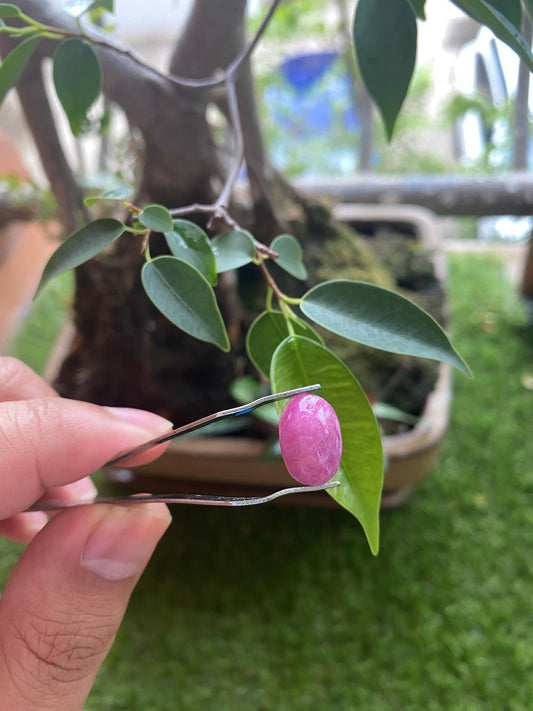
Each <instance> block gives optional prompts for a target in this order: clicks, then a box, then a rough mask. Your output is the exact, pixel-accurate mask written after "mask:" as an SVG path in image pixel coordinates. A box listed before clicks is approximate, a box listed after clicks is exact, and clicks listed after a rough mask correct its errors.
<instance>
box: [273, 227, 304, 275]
mask: <svg viewBox="0 0 533 711" xmlns="http://www.w3.org/2000/svg"><path fill="white" fill-rule="evenodd" d="M270 249H272V250H274V252H277V253H278V254H279V257H277V259H276V264H279V266H280V267H281V268H282V269H285V271H286V272H288V273H289V274H291V275H292V276H293V277H296V279H307V269H306V268H305V266H304V263H303V252H302V248H301V246H300V243H299V242H298V240H297V239H296V238H295V237H293V236H292V235H278V236H277V237H275V238H274V239H273V240H272V243H271V244H270Z"/></svg>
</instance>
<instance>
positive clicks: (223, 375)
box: [19, 0, 245, 423]
mask: <svg viewBox="0 0 533 711" xmlns="http://www.w3.org/2000/svg"><path fill="white" fill-rule="evenodd" d="M244 5H245V3H244V2H243V0H233V1H232V2H229V3H224V4H223V6H222V4H221V5H220V6H218V5H217V6H216V7H215V6H213V5H212V4H210V6H209V8H206V7H201V8H200V9H202V11H203V12H204V13H205V12H206V11H207V10H209V12H208V15H207V18H208V20H209V21H207V19H206V18H205V15H204V20H205V22H204V31H205V32H206V33H207V34H209V33H210V32H212V31H215V32H216V35H217V36H218V37H220V35H218V32H219V31H220V25H221V22H222V21H223V22H224V23H227V27H228V28H230V27H236V28H242V27H243V18H242V13H243V11H244ZM19 6H20V7H21V9H22V10H23V12H26V13H27V14H28V15H30V16H32V17H35V18H36V19H38V20H40V21H42V22H46V23H48V24H51V25H56V26H61V27H67V28H69V29H72V30H75V26H73V23H72V22H71V19H70V18H69V17H68V16H65V14H64V13H62V12H61V11H59V10H58V9H57V8H56V6H55V4H54V3H52V2H40V1H39V0H22V1H21V2H20V3H19ZM198 6H199V7H200V6H202V3H201V2H199V3H198ZM193 15H194V13H193ZM213 28H214V30H213ZM240 35H241V36H242V38H244V34H243V33H242V31H241V33H240ZM183 37H184V44H183V45H182V46H183V47H185V43H186V42H187V41H190V38H189V36H188V35H187V34H185V35H183ZM215 40H216V36H215V35H214V36H213V42H212V43H210V44H209V45H208V46H210V47H211V48H213V50H214V49H215V48H216V47H217V45H218V46H220V47H224V43H223V42H220V41H218V42H216V41H215ZM202 46H206V45H205V44H202ZM195 49H196V51H195V52H193V53H192V54H190V55H189V59H188V58H187V57H186V56H181V58H180V59H179V61H178V58H179V57H180V52H181V50H180V45H179V44H178V47H177V49H176V52H175V54H174V58H173V64H174V65H175V67H176V68H178V67H179V71H180V72H181V73H182V74H183V75H184V76H189V77H194V76H199V75H210V74H212V73H213V72H214V70H215V69H216V68H217V67H219V66H224V64H225V63H226V58H225V57H223V56H220V55H217V52H215V51H209V52H198V51H197V49H198V44H196V46H195ZM53 50H54V45H53V44H51V43H45V42H43V43H42V45H41V46H40V52H41V54H40V56H39V59H41V58H42V57H43V56H45V55H49V54H50V53H51V52H52V51H53ZM95 50H96V51H97V53H98V55H99V57H100V60H101V62H102V66H103V76H104V92H105V94H106V96H108V97H109V99H110V100H111V101H113V102H115V103H117V104H118V105H120V107H121V108H122V109H123V110H124V111H125V113H126V116H127V118H128V120H129V122H130V125H131V126H132V127H134V128H136V129H137V130H138V131H139V132H140V134H141V136H142V139H143V142H144V164H143V172H142V180H141V184H140V190H139V192H140V195H139V196H138V197H137V200H138V201H139V202H140V203H141V204H142V203H145V202H147V201H149V202H157V203H161V204H163V205H166V206H167V207H180V206H182V205H186V204H190V203H193V202H200V203H210V202H212V201H213V200H214V198H215V197H216V183H217V182H218V183H220V181H221V180H223V178H224V174H223V170H222V168H221V166H220V163H219V158H218V155H217V151H216V149H215V144H214V141H213V138H212V134H211V129H210V127H209V125H208V122H207V120H206V106H207V102H208V101H209V100H211V97H210V96H209V95H208V94H207V93H206V92H199V91H194V92H193V91H188V90H184V89H182V88H180V87H177V86H176V85H173V84H172V83H171V82H169V81H166V80H165V79H164V77H161V76H160V75H158V74H157V73H155V72H152V71H150V70H149V69H147V68H146V67H143V66H141V65H139V64H138V63H136V62H135V61H134V60H133V59H132V58H131V57H130V56H129V55H127V54H119V53H116V52H113V51H112V50H110V49H108V48H105V47H102V46H97V47H95ZM198 58H200V60H199V59H198ZM232 58H233V57H231V59H232ZM189 60H190V63H189ZM199 61H201V65H200V64H199V63H198V62H199ZM24 91H25V88H24V85H23V87H22V92H24ZM31 129H32V132H33V133H34V135H35V136H36V140H37V143H38V147H39V149H40V154H41V159H42V161H43V163H44V166H45V169H46V170H47V172H48V174H49V175H50V173H51V172H52V171H53V170H54V169H56V166H57V165H58V164H61V163H62V161H63V160H64V158H63V154H62V151H61V148H60V146H59V148H58V147H57V146H56V147H55V153H54V154H52V153H50V152H49V153H48V154H47V153H46V152H45V151H44V150H41V143H42V140H41V139H43V138H44V135H43V133H42V132H40V130H39V126H38V124H37V125H31ZM56 194H57V193H56ZM164 250H165V246H164V243H163V240H162V239H160V240H159V241H158V240H157V239H154V238H152V240H151V252H152V255H153V256H157V254H160V253H162V252H163V251H164ZM141 266H142V257H141V255H140V241H139V239H138V238H135V237H133V238H132V236H131V235H128V234H125V235H124V236H122V237H121V238H120V239H119V240H118V241H117V242H116V243H115V245H114V246H113V247H112V248H111V249H110V250H109V251H108V252H106V253H104V254H101V255H99V256H98V257H97V258H96V259H93V260H91V262H89V263H87V264H85V265H83V266H82V267H80V268H78V269H77V270H76V290H75V297H74V304H73V307H74V324H75V331H76V335H75V338H74V342H73V344H72V349H71V352H70V353H69V355H68V356H67V358H66V359H65V361H64V363H63V366H62V367H61V370H60V372H59V374H58V377H57V380H56V383H55V384H56V387H57V389H58V391H59V392H60V393H61V394H63V395H68V396H69V397H74V398H79V399H86V400H91V401H93V402H97V403H113V404H116V405H123V406H131V407H144V408H149V409H154V410H157V411H158V412H160V413H162V414H163V415H165V416H167V417H169V418H170V419H172V420H173V421H175V422H178V423H179V422H184V421H186V420H188V419H194V418H196V417H200V416H202V415H205V414H206V412H208V411H210V410H214V409H217V408H223V407H228V406H229V405H230V404H231V403H232V401H231V399H230V396H229V394H228V385H229V383H230V382H231V380H232V379H233V378H234V377H235V375H236V368H237V366H236V362H238V361H237V359H236V355H235V354H237V355H238V354H239V352H240V347H241V342H240V339H241V330H240V329H239V328H238V326H235V324H234V326H233V328H230V329H229V331H230V334H233V336H234V341H235V342H234V344H233V345H234V347H235V350H234V351H233V354H232V355H229V354H226V353H223V352H222V351H220V350H219V349H218V348H216V347H215V346H211V345H209V344H206V343H203V342H199V341H198V340H196V339H194V338H192V337H191V336H188V335H187V334H185V333H184V332H182V331H180V330H178V329H177V328H175V327H174V326H173V325H172V324H170V322H169V321H167V319H165V318H164V317H163V316H161V314H160V313H159V312H158V311H156V310H155V309H154V308H153V307H152V305H151V303H150V302H149V300H148V299H147V297H146V295H145V293H144V291H143V289H142V285H141V283H140V268H141ZM221 276H222V278H221V279H220V280H219V282H220V283H219V286H218V287H217V299H218V301H219V305H220V308H221V311H222V314H223V316H224V317H225V318H226V320H227V321H230V322H231V320H232V318H233V314H234V297H233V296H232V293H231V289H229V288H227V281H228V279H227V278H226V277H224V275H221Z"/></svg>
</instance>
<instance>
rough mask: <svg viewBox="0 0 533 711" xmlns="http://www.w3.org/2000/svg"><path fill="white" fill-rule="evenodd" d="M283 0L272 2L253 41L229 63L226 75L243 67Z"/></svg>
mask: <svg viewBox="0 0 533 711" xmlns="http://www.w3.org/2000/svg"><path fill="white" fill-rule="evenodd" d="M280 2H281V0H273V2H271V3H270V7H269V8H268V10H267V12H266V14H265V16H264V18H263V19H262V21H261V24H260V25H259V27H258V28H257V30H256V33H255V35H254V36H253V37H252V39H251V41H250V42H249V43H248V44H247V45H246V47H244V48H243V49H242V51H241V52H239V54H238V55H237V56H236V57H235V59H234V60H233V61H232V62H231V63H230V64H229V66H228V68H227V69H226V76H228V77H229V76H232V75H233V74H235V73H236V72H237V71H238V69H239V68H240V67H241V65H242V64H243V63H244V62H245V61H246V60H247V59H248V58H249V57H250V55H251V54H252V52H253V51H254V49H255V48H256V47H257V45H258V44H259V41H260V40H261V38H262V36H263V35H264V34H265V31H266V29H267V27H268V25H269V24H270V20H271V19H272V17H273V16H274V13H275V12H276V8H277V7H278V5H279V3H280Z"/></svg>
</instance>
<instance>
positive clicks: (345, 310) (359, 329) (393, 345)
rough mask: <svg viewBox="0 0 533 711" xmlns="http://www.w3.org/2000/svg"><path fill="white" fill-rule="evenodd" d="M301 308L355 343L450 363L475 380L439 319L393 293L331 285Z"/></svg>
mask: <svg viewBox="0 0 533 711" xmlns="http://www.w3.org/2000/svg"><path fill="white" fill-rule="evenodd" d="M300 308H301V310H302V311H303V313H304V314H305V315H306V316H307V317H308V318H310V319H311V320H312V321H315V323H318V324H319V325H320V326H323V327H324V328H327V329H328V330H329V331H333V333H337V334H339V335H340V336H344V337H345V338H348V339H350V340H352V341H356V342H358V343H363V344H364V345H366V346H371V347H372V348H378V349H380V350H384V351H391V352H392V353H402V354H404V355H413V356H419V357H421V358H431V359H433V360H442V361H447V362H448V363H451V364H452V365H454V366H455V367H456V368H458V369H459V370H462V371H463V373H466V374H468V375H469V374H470V371H469V369H468V366H467V365H466V363H465V362H464V361H463V360H462V358H461V357H460V356H459V354H458V353H457V352H456V351H455V350H454V348H453V346H452V345H451V343H450V341H449V340H448V337H447V336H446V334H445V333H444V331H443V330H442V328H441V327H440V325H439V324H438V323H437V322H436V321H435V319H434V318H433V317H432V316H430V315H429V314H428V313H426V312H425V311H424V310H423V309H421V308H420V307H419V306H416V305H415V304H413V303H412V302H411V301H409V300H408V299H405V298H404V297H403V296H400V295H399V294H395V293H394V292H392V291H388V289H383V288H381V287H379V286H374V285H373V284H365V283H364V282H359V281H349V280H343V279H339V280H337V281H328V282H324V283H322V284H318V285H317V286H314V287H313V288H312V289H311V290H310V291H308V292H307V294H305V295H304V297H303V299H302V302H301V304H300Z"/></svg>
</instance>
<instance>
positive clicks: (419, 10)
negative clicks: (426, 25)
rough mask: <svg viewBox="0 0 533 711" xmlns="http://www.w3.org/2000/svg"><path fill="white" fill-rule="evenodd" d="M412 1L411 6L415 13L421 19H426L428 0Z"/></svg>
mask: <svg viewBox="0 0 533 711" xmlns="http://www.w3.org/2000/svg"><path fill="white" fill-rule="evenodd" d="M409 2H410V3H411V7H412V8H413V12H414V13H415V15H416V16H417V17H418V18H419V19H420V20H425V19H426V9H425V4H426V0H409Z"/></svg>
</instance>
